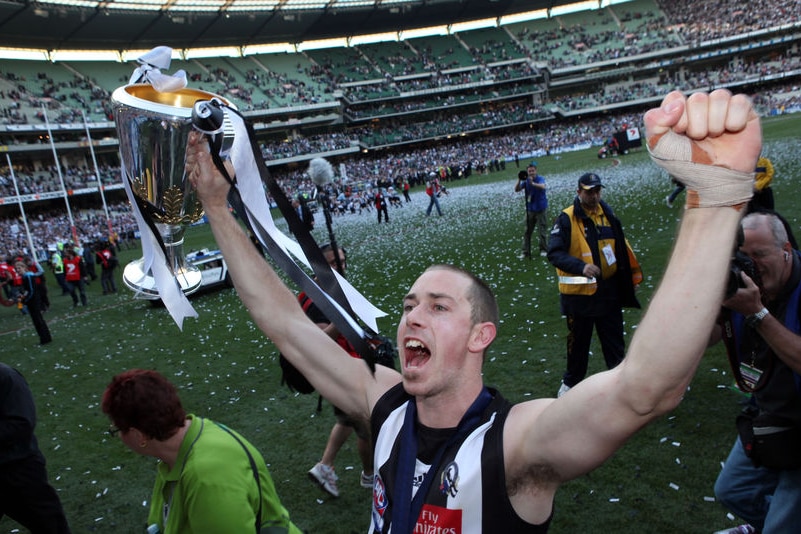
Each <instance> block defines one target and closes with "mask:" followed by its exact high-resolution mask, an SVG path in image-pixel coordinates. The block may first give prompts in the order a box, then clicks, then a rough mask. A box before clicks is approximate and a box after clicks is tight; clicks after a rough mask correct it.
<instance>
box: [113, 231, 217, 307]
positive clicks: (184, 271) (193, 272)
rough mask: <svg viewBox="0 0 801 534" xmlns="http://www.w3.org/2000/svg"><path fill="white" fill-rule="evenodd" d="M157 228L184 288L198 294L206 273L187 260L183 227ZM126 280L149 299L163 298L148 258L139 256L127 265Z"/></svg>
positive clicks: (131, 286)
mask: <svg viewBox="0 0 801 534" xmlns="http://www.w3.org/2000/svg"><path fill="white" fill-rule="evenodd" d="M156 228H158V230H159V234H160V235H161V239H162V241H164V248H165V249H166V253H167V254H166V256H167V261H168V262H169V264H170V267H171V268H172V272H173V273H174V274H175V279H176V281H177V282H178V284H179V285H180V286H181V290H182V291H183V292H184V293H185V294H187V295H189V294H191V293H194V292H195V291H197V290H198V288H200V283H201V282H202V281H203V276H202V275H201V273H200V270H199V269H198V268H197V267H195V266H194V265H192V264H191V263H187V261H186V255H185V254H184V232H185V230H184V228H183V226H180V225H172V224H156ZM122 280H123V282H125V285H126V286H128V288H129V289H131V290H132V291H134V292H135V293H136V296H137V297H139V298H143V299H148V300H155V299H158V298H159V290H158V287H157V286H156V281H155V279H154V278H153V273H152V272H151V271H150V270H149V269H148V270H145V259H144V258H139V259H138V260H134V261H132V262H131V263H129V264H128V265H126V266H125V269H124V270H123V273H122Z"/></svg>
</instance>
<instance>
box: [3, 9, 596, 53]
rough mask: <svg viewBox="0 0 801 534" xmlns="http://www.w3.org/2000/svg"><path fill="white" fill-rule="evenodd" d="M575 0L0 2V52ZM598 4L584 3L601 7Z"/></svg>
mask: <svg viewBox="0 0 801 534" xmlns="http://www.w3.org/2000/svg"><path fill="white" fill-rule="evenodd" d="M576 1H577V0H51V1H47V0H42V1H32V0H0V46H2V47H10V48H35V49H46V50H61V49H72V50H75V49H84V50H99V49H105V50H108V49H113V50H118V51H124V50H131V49H147V48H151V47H154V46H159V45H165V46H170V47H172V48H174V49H185V48H194V47H211V46H242V45H252V44H267V43H286V42H289V43H299V42H303V41H311V40H319V39H327V38H334V37H345V36H351V35H363V34H373V33H381V32H397V31H399V30H408V29H415V28H421V27H427V26H436V25H448V24H453V23H458V22H464V21H469V20H477V19H489V18H498V17H503V16H508V15H513V14H517V13H523V12H530V11H536V10H543V9H550V8H553V7H555V6H562V5H565V4H570V3H575V2H576ZM608 3H609V1H603V0H595V1H593V2H584V4H585V9H587V7H589V6H587V4H594V6H595V7H596V8H597V7H599V5H606V4H608Z"/></svg>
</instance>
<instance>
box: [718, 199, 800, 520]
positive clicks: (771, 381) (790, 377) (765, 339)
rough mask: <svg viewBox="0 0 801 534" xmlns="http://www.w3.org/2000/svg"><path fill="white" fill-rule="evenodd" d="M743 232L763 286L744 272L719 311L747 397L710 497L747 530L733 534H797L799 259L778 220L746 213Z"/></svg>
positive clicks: (743, 247)
mask: <svg viewBox="0 0 801 534" xmlns="http://www.w3.org/2000/svg"><path fill="white" fill-rule="evenodd" d="M741 227H742V230H743V241H742V245H741V246H740V252H741V253H743V254H745V255H746V256H747V257H748V258H750V260H751V261H752V262H753V270H754V271H755V272H754V274H755V277H756V278H757V279H758V280H760V284H759V285H757V283H756V282H755V281H754V279H753V278H752V277H751V276H748V274H746V273H745V272H742V273H741V274H740V276H741V279H742V283H741V284H740V285H741V287H740V288H739V289H737V291H736V293H734V295H733V296H731V297H729V298H728V299H727V300H725V301H724V302H723V306H724V307H725V308H726V310H728V311H729V312H730V314H731V319H730V323H731V325H732V326H733V328H732V331H733V336H732V337H733V339H728V340H727V341H730V342H731V347H732V348H733V350H734V352H735V353H736V362H739V363H738V364H737V363H736V362H733V366H735V369H733V370H734V372H735V376H742V380H738V383H739V382H742V383H743V386H741V387H742V388H745V389H746V390H751V392H752V395H751V398H750V401H749V404H748V406H747V407H746V408H745V409H744V411H743V413H742V414H741V415H740V416H739V417H738V419H737V427H738V433H739V434H740V435H739V437H738V438H737V440H736V442H735V443H734V446H733V447H732V449H731V452H730V453H729V457H728V459H727V460H726V463H725V464H724V467H723V470H722V471H721V473H720V475H719V476H718V479H717V482H716V483H715V494H716V496H717V498H718V500H720V502H721V503H722V504H723V505H724V506H725V507H726V508H728V509H729V510H731V511H732V512H733V513H735V514H737V515H738V516H739V517H741V518H743V519H745V520H746V521H748V523H749V524H750V525H744V526H743V527H737V528H740V530H739V531H737V532H764V533H771V532H775V533H783V532H795V531H796V530H797V528H798V525H799V524H801V393H799V381H798V379H799V377H798V373H799V372H801V336H799V333H801V326H800V325H799V317H800V316H799V304H800V303H801V258H800V257H799V253H798V251H796V250H793V248H792V245H791V242H790V238H789V236H788V233H787V230H786V228H785V226H784V224H783V223H782V221H781V219H780V218H779V217H778V216H776V215H775V214H771V213H752V214H749V215H747V216H746V217H745V218H744V219H743V221H742V224H741ZM745 270H747V269H743V271H745ZM726 331H730V330H729V329H723V328H721V329H719V330H717V331H716V333H715V334H716V336H722V335H723V333H724V332H726ZM749 529H751V530H749ZM754 529H755V530H754Z"/></svg>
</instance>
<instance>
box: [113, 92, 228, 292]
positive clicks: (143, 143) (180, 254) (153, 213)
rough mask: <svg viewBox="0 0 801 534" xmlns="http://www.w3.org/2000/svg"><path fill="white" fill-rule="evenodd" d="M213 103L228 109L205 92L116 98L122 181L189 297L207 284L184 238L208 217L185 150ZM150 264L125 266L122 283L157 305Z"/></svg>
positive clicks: (116, 94)
mask: <svg viewBox="0 0 801 534" xmlns="http://www.w3.org/2000/svg"><path fill="white" fill-rule="evenodd" d="M212 99H219V100H220V101H222V102H225V103H226V104H227V103H228V102H227V100H225V99H224V98H222V97H220V96H218V95H215V94H213V93H208V92H205V91H200V90H195V89H187V88H184V89H180V90H177V91H172V92H160V91H157V90H156V89H154V88H153V86H152V85H150V84H147V83H134V84H129V85H126V86H123V87H120V88H118V89H116V90H115V91H114V93H113V94H112V95H111V104H112V108H113V110H114V121H115V123H116V125H117V135H118V137H119V142H120V160H121V164H122V170H123V180H126V181H127V183H128V185H130V188H131V191H132V192H133V195H134V196H135V197H136V202H137V205H138V207H139V211H140V212H141V213H142V216H143V219H144V220H145V221H146V222H147V224H148V226H151V228H153V227H155V229H156V231H157V234H158V235H159V236H160V237H161V240H162V241H163V244H164V251H165V254H166V258H167V262H168V264H169V266H170V267H171V269H172V273H173V275H174V276H175V279H176V280H177V281H178V284H179V285H180V287H181V290H182V291H183V292H184V294H190V293H192V292H194V291H196V290H197V289H198V288H199V287H200V284H201V280H202V277H201V273H200V271H199V270H198V269H197V267H195V266H194V265H192V264H191V263H189V262H187V261H186V256H185V255H184V233H185V231H186V228H187V227H188V226H189V225H191V224H193V223H196V222H197V221H199V220H200V219H201V217H202V216H203V208H202V206H201V204H200V201H199V200H198V199H197V195H196V193H195V191H194V189H193V188H192V186H191V185H190V184H189V181H188V180H187V178H186V173H185V169H184V166H185V162H186V146H187V140H188V137H189V133H190V132H191V131H192V128H193V124H192V111H193V108H194V106H195V104H196V103H197V102H201V101H211V100H212ZM140 230H143V229H142V228H140ZM145 263H146V262H145V258H144V257H143V258H140V259H138V260H135V261H133V262H131V263H129V264H128V265H126V266H125V269H124V270H123V281H124V282H125V285H126V286H128V288H130V289H131V290H132V291H134V292H135V293H136V295H137V296H138V297H140V298H145V299H152V300H155V299H158V298H159V288H158V285H157V283H156V280H155V278H154V276H153V273H152V272H151V270H150V269H146V267H145Z"/></svg>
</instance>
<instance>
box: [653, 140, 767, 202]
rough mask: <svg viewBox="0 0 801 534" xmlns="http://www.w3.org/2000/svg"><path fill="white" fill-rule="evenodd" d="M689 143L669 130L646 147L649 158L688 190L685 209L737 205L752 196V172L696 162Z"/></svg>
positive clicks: (690, 142) (753, 174)
mask: <svg viewBox="0 0 801 534" xmlns="http://www.w3.org/2000/svg"><path fill="white" fill-rule="evenodd" d="M692 152H693V147H692V141H690V139H689V138H687V137H685V136H683V135H679V134H677V133H674V132H672V131H668V132H667V133H665V134H664V135H663V136H662V137H661V138H660V139H659V140H658V141H657V143H656V145H655V146H654V148H651V147H650V143H649V147H648V153H649V155H650V156H651V159H652V160H653V161H654V163H656V164H657V165H658V166H660V167H662V168H663V169H665V170H666V171H667V172H668V174H670V175H671V176H672V177H673V178H675V179H676V180H677V181H679V182H681V183H682V184H684V185H685V186H686V187H687V193H688V194H687V208H714V207H722V206H738V205H740V204H743V203H745V202H748V201H749V200H750V199H751V197H752V196H753V194H754V176H755V174H756V173H754V172H741V171H735V170H732V169H727V168H726V167H717V166H714V165H705V164H703V163H696V162H694V161H692V159H693V157H692V156H693V153H692Z"/></svg>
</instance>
